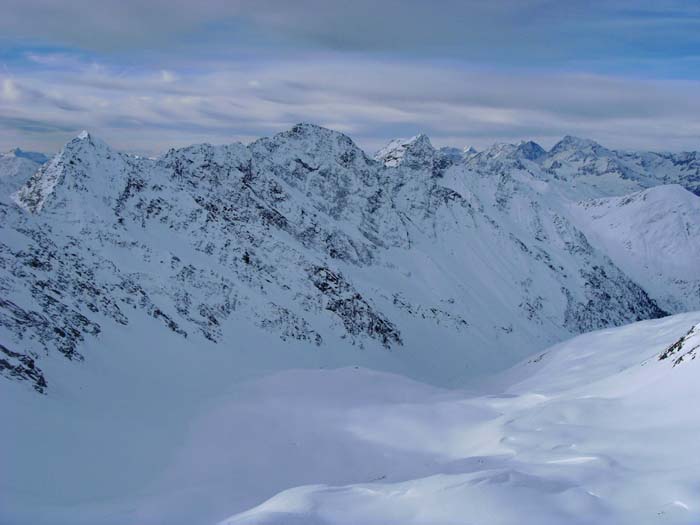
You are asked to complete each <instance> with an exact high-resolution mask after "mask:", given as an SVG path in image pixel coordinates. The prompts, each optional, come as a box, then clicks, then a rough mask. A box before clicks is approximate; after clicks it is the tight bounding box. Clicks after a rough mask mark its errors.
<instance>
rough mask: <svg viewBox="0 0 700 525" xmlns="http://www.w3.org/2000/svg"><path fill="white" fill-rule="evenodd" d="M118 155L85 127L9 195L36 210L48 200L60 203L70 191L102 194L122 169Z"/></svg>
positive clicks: (89, 194)
mask: <svg viewBox="0 0 700 525" xmlns="http://www.w3.org/2000/svg"><path fill="white" fill-rule="evenodd" d="M123 165H124V160H123V158H122V155H121V154H119V153H116V152H114V151H113V150H112V149H111V148H110V147H109V146H108V145H107V144H106V143H105V142H103V141H101V140H100V139H98V138H96V137H93V136H92V135H90V134H89V133H88V132H87V131H83V132H81V133H80V134H79V135H78V136H77V137H75V138H74V139H72V140H71V141H70V142H68V143H67V144H66V145H65V146H64V148H63V149H62V150H61V151H60V152H59V153H58V154H57V155H55V156H54V157H53V158H52V159H51V160H50V161H49V162H47V163H46V164H44V165H43V166H42V167H41V169H40V170H39V171H37V172H36V173H35V174H34V176H32V178H31V179H29V181H28V182H27V183H26V184H25V185H24V186H22V188H20V189H19V191H17V193H15V194H14V195H13V197H12V198H13V200H14V201H15V203H16V204H17V205H19V206H20V207H22V208H24V209H26V210H28V211H30V212H32V213H38V212H40V211H41V210H42V209H43V208H44V207H45V206H46V205H47V204H48V203H49V202H55V203H56V204H59V203H60V205H61V206H64V205H65V204H66V202H67V201H68V200H70V199H71V195H75V194H77V193H83V194H86V195H87V196H88V197H96V196H97V197H99V196H104V195H105V192H106V191H108V190H109V189H113V188H112V186H115V180H114V179H115V178H117V177H118V174H119V173H120V172H122V171H123Z"/></svg>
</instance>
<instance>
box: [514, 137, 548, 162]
mask: <svg viewBox="0 0 700 525" xmlns="http://www.w3.org/2000/svg"><path fill="white" fill-rule="evenodd" d="M516 152H517V153H518V155H520V156H521V157H522V158H524V159H527V160H538V159H540V158H542V157H543V156H544V155H545V154H546V152H545V150H544V149H543V148H542V146H540V145H539V144H537V143H536V142H533V141H531V140H527V141H525V140H523V141H520V142H519V143H518V145H517V149H516Z"/></svg>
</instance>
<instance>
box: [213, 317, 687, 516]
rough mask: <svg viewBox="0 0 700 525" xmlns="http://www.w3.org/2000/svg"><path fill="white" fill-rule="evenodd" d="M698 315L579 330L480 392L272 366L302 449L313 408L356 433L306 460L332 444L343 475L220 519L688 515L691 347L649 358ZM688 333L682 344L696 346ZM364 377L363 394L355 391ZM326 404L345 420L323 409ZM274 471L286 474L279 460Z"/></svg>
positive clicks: (332, 426) (309, 436)
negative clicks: (280, 371)
mask: <svg viewBox="0 0 700 525" xmlns="http://www.w3.org/2000/svg"><path fill="white" fill-rule="evenodd" d="M698 321H700V313H694V314H685V315H679V316H675V317H672V318H666V319H663V320H660V321H647V322H642V323H637V324H633V325H629V326H626V327H623V328H617V329H612V330H604V331H600V332H594V333H591V334H586V335H583V336H579V337H577V338H575V339H572V340H571V341H568V342H566V343H562V344H560V345H557V346H555V347H552V348H550V349H549V350H547V351H545V352H543V353H542V354H541V355H539V356H537V357H535V358H532V359H530V360H528V361H526V362H524V363H522V364H520V365H518V366H516V367H515V368H513V369H512V370H510V371H508V372H507V373H506V374H505V375H504V376H503V377H502V378H501V379H500V381H499V382H498V385H497V386H495V385H492V389H493V390H492V392H493V393H491V394H482V395H467V394H464V393H458V392H449V393H447V392H444V391H437V390H428V389H425V387H421V386H420V385H416V384H408V383H406V382H405V381H404V380H401V379H398V378H395V377H393V376H385V377H382V378H377V377H375V376H373V375H372V374H370V373H368V372H365V371H349V370H345V371H338V372H335V374H336V377H335V378H334V382H335V387H334V388H333V389H332V392H331V393H328V388H327V387H324V386H320V385H322V384H323V382H324V381H326V380H327V377H319V376H320V374H314V373H308V374H307V375H306V377H304V379H303V381H299V379H301V378H298V377H294V375H293V374H289V375H286V376H285V375H281V376H277V377H276V378H274V379H273V380H272V381H271V382H270V383H269V384H268V387H269V389H270V391H272V392H274V391H275V390H277V391H282V392H285V398H286V399H287V400H288V402H289V404H290V405H292V406H293V407H294V408H293V409H292V411H291V413H292V414H294V415H293V416H292V418H291V419H293V421H294V425H295V426H297V425H298V427H297V428H299V427H302V428H305V427H306V425H308V426H309V427H311V428H305V430H304V431H303V432H302V433H301V434H303V440H304V441H306V443H302V444H300V445H299V446H300V448H301V450H303V451H305V450H307V448H306V447H310V446H312V445H311V444H310V443H309V442H308V441H311V442H313V441H314V438H315V437H316V434H315V432H314V431H315V429H316V428H317V425H318V423H317V422H316V417H318V418H319V419H322V421H323V423H322V425H323V427H324V428H323V430H322V431H321V434H320V435H321V436H323V435H326V434H327V433H330V432H333V431H339V432H340V433H341V434H343V435H344V436H345V437H346V439H347V441H349V442H350V443H352V445H354V446H352V445H350V444H348V443H347V442H345V441H343V440H342V439H339V440H338V442H339V443H341V444H342V445H339V447H338V449H336V450H334V451H327V450H325V449H324V448H322V447H320V448H319V449H318V453H317V455H316V457H315V458H314V460H311V461H310V463H311V468H312V469H313V468H314V467H316V465H315V463H316V462H321V461H322V458H324V457H326V454H327V453H329V452H330V453H329V455H331V456H333V455H335V454H337V455H342V456H344V457H346V458H347V460H348V464H350V465H352V468H353V470H354V471H353V472H340V473H335V474H328V475H326V476H322V475H319V476H318V480H317V481H318V482H320V483H323V484H318V483H317V484H314V485H306V486H301V487H298V488H291V489H289V490H286V491H284V492H282V493H280V494H278V495H276V496H275V497H273V498H271V499H269V500H268V501H266V502H265V503H263V504H262V505H260V506H258V507H256V508H254V509H252V510H250V511H247V512H244V513H241V514H238V515H237V516H234V517H232V518H230V519H228V520H226V521H224V522H223V523H225V524H226V525H253V524H255V525H272V524H280V525H282V524H284V525H289V524H297V523H298V524H305V525H309V524H314V525H321V524H323V525H331V524H332V525H355V524H358V523H361V524H363V525H373V524H376V525H380V524H381V525H390V524H397V525H398V524H402V525H418V524H421V525H423V524H424V525H448V524H455V525H464V524H468V523H474V524H479V525H490V524H511V523H533V524H538V525H544V524H553V525H560V524H562V523H566V524H591V523H596V524H611V525H612V524H614V525H620V524H640V523H676V524H691V523H697V522H698V520H699V519H700V477H699V475H698V473H699V472H700V455H698V454H696V453H695V451H696V449H697V438H698V435H700V418H698V412H697V410H695V407H694V401H692V400H698V399H699V398H700V382H698V380H697V378H698V374H699V373H700V359H699V360H695V359H690V358H689V359H686V360H684V361H682V362H681V363H679V364H678V365H676V366H673V364H672V362H670V360H659V355H660V353H662V352H663V351H664V349H666V348H668V347H669V346H670V345H672V343H673V342H675V341H677V340H679V339H681V338H682V336H683V335H685V333H686V332H687V331H688V329H689V327H693V326H694V325H695V324H696V323H698ZM696 331H699V332H700V327H697V328H696ZM693 337H694V338H691V337H687V338H685V339H682V344H683V345H684V346H683V348H684V349H685V351H689V350H690V348H691V347H692V348H695V349H696V350H697V351H698V352H700V338H698V337H697V336H693ZM679 352H680V350H679ZM379 379H381V384H380V386H377V384H378V382H379V381H378V380H379ZM300 382H301V383H303V386H299V384H300ZM343 384H347V385H348V386H351V387H352V388H351V389H350V390H344V389H343V388H342V386H341V385H343ZM316 387H320V389H321V390H322V391H323V392H324V399H323V401H322V402H319V401H318V400H317V399H318V398H317V396H315V395H314V394H313V391H314V389H315V388H316ZM366 387H369V388H370V389H371V390H370V391H372V394H373V396H374V399H371V400H368V399H366V398H365V396H364V395H362V394H361V395H359V396H357V397H356V396H355V393H356V392H362V393H366V392H367V388H366ZM270 397H271V398H275V397H276V396H275V394H271V396H270ZM267 399H270V398H269V397H268V398H267ZM334 404H337V407H338V408H339V409H341V410H342V412H343V413H344V416H343V417H342V419H341V420H340V421H337V420H334V418H332V417H329V418H328V419H325V418H324V416H323V415H320V414H323V413H324V410H323V408H325V407H328V405H334ZM272 406H273V407H274V404H273V405H272ZM319 408H320V410H319ZM305 413H313V414H314V416H312V417H308V418H306V417H304V416H303V415H301V414H305ZM219 415H220V416H224V415H225V412H222V413H220V414H219ZM300 415H301V416H300ZM284 421H285V419H281V421H280V422H281V423H282V425H284V424H285V423H284ZM301 438H302V436H301V435H299V434H295V435H294V438H293V439H295V440H299V442H300V443H301V442H302V439H301ZM358 450H365V451H366V453H365V452H359V453H358ZM375 450H380V451H381V454H380V459H377V458H376V457H375V455H374V451H375ZM302 454H304V452H302ZM357 455H359V456H360V459H358V458H357V457H356V456H357ZM278 467H279V468H280V470H281V471H286V469H285V463H284V461H282V462H280V463H278ZM363 467H364V471H363V470H362V469H363ZM316 468H317V467H316ZM333 468H334V467H333V466H332V465H329V466H328V467H327V469H328V470H329V471H331V470H333ZM411 470H413V472H411ZM334 477H335V478H336V479H337V478H343V477H344V478H345V479H350V478H354V479H355V480H356V481H355V482H354V483H352V484H338V483H337V482H333V481H329V479H332V478H334ZM362 477H364V478H365V479H363V480H362V481H359V482H358V481H357V480H359V479H361V478H362ZM413 477H415V479H411V478H413Z"/></svg>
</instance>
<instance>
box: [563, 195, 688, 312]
mask: <svg viewBox="0 0 700 525" xmlns="http://www.w3.org/2000/svg"><path fill="white" fill-rule="evenodd" d="M573 210H574V217H575V220H576V221H577V225H578V226H579V227H580V228H581V230H582V231H583V232H584V233H585V234H586V237H587V238H588V239H589V240H590V241H591V242H592V243H593V244H594V245H596V246H598V247H599V248H600V249H602V250H603V251H604V252H605V253H607V254H608V255H609V256H610V258H611V259H612V260H613V261H614V262H615V264H617V265H618V266H619V267H620V268H621V269H622V270H623V271H624V272H625V273H626V274H627V275H629V276H630V277H631V278H632V279H633V280H634V281H635V282H637V283H639V284H641V285H642V287H643V288H644V289H645V290H646V291H647V292H648V293H649V294H650V295H651V296H652V297H653V298H654V299H655V300H656V301H657V303H658V304H659V305H661V306H662V308H664V309H665V310H666V311H669V312H681V311H686V310H689V309H690V310H692V309H700V197H698V196H697V195H694V194H692V193H690V192H689V191H687V190H685V189H684V188H682V187H681V186H678V185H668V186H657V187H654V188H651V189H648V190H644V191H641V192H638V193H634V194H632V195H628V196H625V197H610V198H604V199H597V200H593V201H582V202H579V203H578V204H577V206H575V207H574V208H573Z"/></svg>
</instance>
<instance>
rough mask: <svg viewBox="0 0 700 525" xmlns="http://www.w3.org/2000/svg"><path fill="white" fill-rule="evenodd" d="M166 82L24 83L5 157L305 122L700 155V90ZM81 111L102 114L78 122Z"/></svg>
mask: <svg viewBox="0 0 700 525" xmlns="http://www.w3.org/2000/svg"><path fill="white" fill-rule="evenodd" d="M159 75H160V71H159V70H154V71H140V72H138V73H132V74H131V75H125V74H124V73H123V71H121V70H119V69H110V68H108V67H101V68H99V79H100V81H99V82H95V81H94V80H95V78H96V74H95V70H94V67H93V66H92V65H91V64H86V65H85V68H84V70H83V71H80V70H72V71H69V72H65V73H59V72H56V71H51V72H45V73H36V72H34V73H32V74H26V75H25V76H21V77H15V78H13V82H14V84H13V85H15V86H21V87H22V89H21V90H20V91H19V93H23V94H24V95H22V96H18V95H17V93H18V91H17V90H11V93H10V95H11V96H9V97H8V96H6V97H5V98H3V95H2V91H0V114H3V115H12V116H13V118H15V119H16V120H14V121H12V120H7V119H6V121H5V124H4V128H5V129H7V128H8V127H9V126H11V125H12V122H15V124H16V125H15V131H16V136H15V137H14V138H13V137H9V138H8V136H7V134H2V135H1V136H0V139H1V140H3V141H12V142H8V143H3V144H0V147H2V148H7V147H11V146H17V145H19V146H22V145H25V142H23V141H27V142H31V144H32V145H33V146H34V147H36V145H35V141H36V134H37V133H39V132H40V131H41V128H42V126H45V128H46V130H45V133H46V146H45V147H43V148H42V149H45V150H54V149H56V148H58V147H60V145H61V142H65V141H66V140H68V139H69V138H70V135H69V134H68V132H69V131H71V132H72V130H74V129H82V128H88V129H91V130H92V131H94V132H96V133H98V134H100V135H103V136H104V137H105V139H109V140H110V141H111V142H113V143H114V145H115V146H116V147H119V148H122V149H126V150H132V151H136V150H138V151H139V152H140V153H143V152H148V153H155V152H158V151H159V150H161V149H163V148H166V147H168V146H170V145H176V144H179V145H182V144H187V143H191V142H201V141H211V142H218V143H222V142H232V141H234V140H247V139H250V138H254V137H257V136H261V135H269V134H271V133H274V132H275V131H280V130H282V129H285V128H287V127H289V126H291V125H292V124H293V123H295V122H297V121H312V122H315V123H318V124H321V125H327V126H330V127H335V128H338V129H340V130H342V131H345V132H347V133H348V134H350V135H351V136H352V137H353V138H355V139H356V140H357V141H358V143H359V144H360V145H362V146H363V147H366V148H367V149H369V150H373V149H376V148H378V147H379V146H380V145H381V144H383V143H384V142H386V141H387V140H388V139H390V138H392V137H394V136H405V135H412V134H415V133H418V132H426V133H428V134H429V135H431V137H432V138H433V140H434V142H435V143H436V144H437V145H454V146H461V145H464V144H466V143H470V144H474V145H476V146H485V145H487V144H489V143H491V142H494V141H515V140H519V139H524V138H534V139H537V140H539V141H542V142H543V143H544V145H548V144H551V143H553V142H554V141H555V140H556V139H558V138H559V137H561V136H562V135H564V134H568V133H570V134H577V135H581V136H588V137H591V138H594V139H597V140H599V141H601V142H604V143H606V144H608V145H610V146H611V147H625V148H647V149H698V147H699V146H700V144H698V137H699V136H700V99H699V98H698V97H697V93H698V92H700V82H691V81H671V80H666V81H653V82H652V81H640V80H634V79H624V78H615V77H606V76H600V75H598V76H592V75H575V74H546V75H545V74H534V73H530V74H524V73H520V74H518V75H506V74H504V73H502V72H496V71H486V70H468V69H464V68H458V67H455V66H454V65H452V64H443V65H436V64H431V63H429V62H422V63H418V62H412V63H401V62H389V61H376V60H367V59H362V60H359V59H357V60H352V61H351V60H343V61H335V60H316V61H297V62H291V61H288V60H286V61H282V62H277V61H275V62H257V63H254V64H249V65H248V66H244V65H241V64H238V65H237V66H236V67H235V68H232V67H230V65H229V64H227V63H219V64H212V65H210V66H209V67H208V68H206V69H205V68H200V69H199V70H198V71H196V72H178V71H176V72H175V74H174V75H173V79H174V80H172V81H170V80H169V81H167V82H166V81H163V80H161V81H158V78H159ZM2 81H3V79H2V77H0V83H1V82H2ZM113 84H118V85H119V86H120V88H119V89H117V90H114V89H112V86H113ZM47 93H51V95H50V96H49V95H48V94H47ZM27 94H28V95H27ZM57 100H60V101H65V102H66V104H65V105H61V104H58V103H56V101H57ZM75 101H79V102H75ZM72 104H73V105H75V107H77V108H89V109H86V110H85V111H82V112H80V113H76V111H74V108H73V107H72V106H71V105H72ZM78 115H79V118H78ZM78 121H79V125H78V124H76V123H77V122H78ZM127 130H128V132H127ZM59 131H61V132H62V133H58V132H59ZM30 135H31V136H30ZM168 141H169V142H168Z"/></svg>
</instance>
